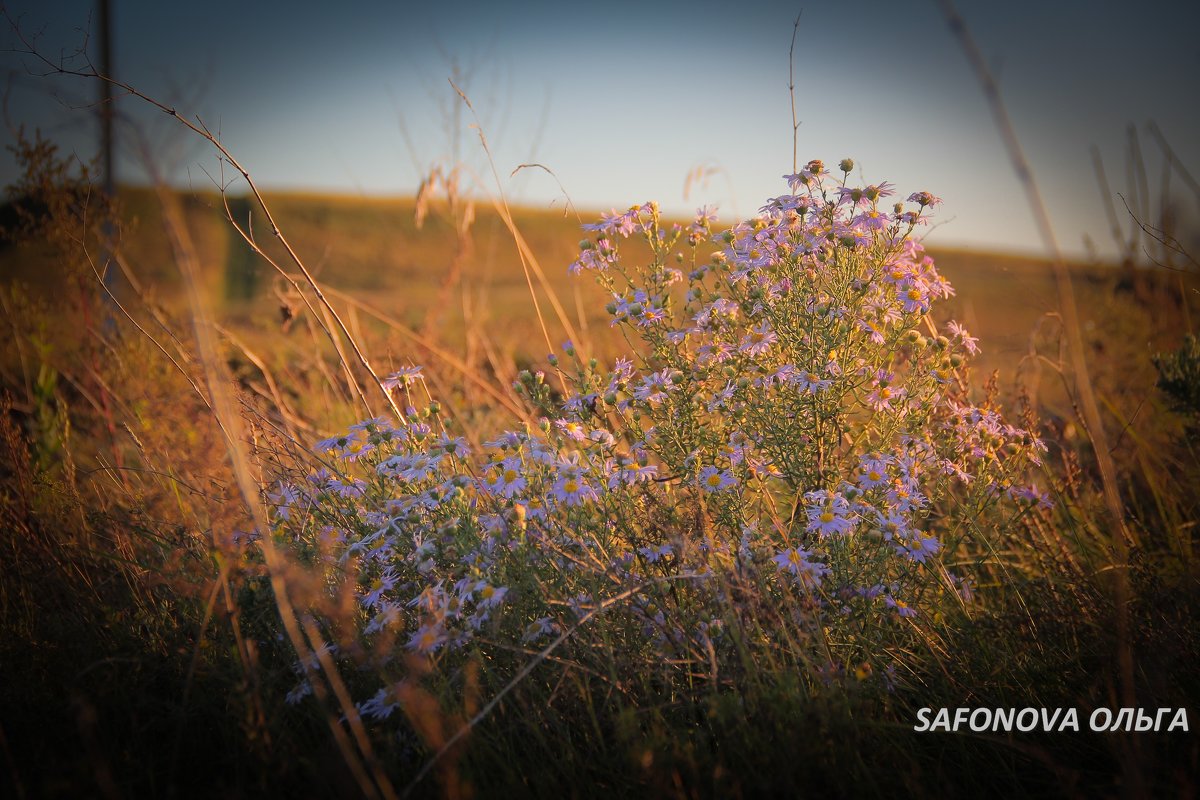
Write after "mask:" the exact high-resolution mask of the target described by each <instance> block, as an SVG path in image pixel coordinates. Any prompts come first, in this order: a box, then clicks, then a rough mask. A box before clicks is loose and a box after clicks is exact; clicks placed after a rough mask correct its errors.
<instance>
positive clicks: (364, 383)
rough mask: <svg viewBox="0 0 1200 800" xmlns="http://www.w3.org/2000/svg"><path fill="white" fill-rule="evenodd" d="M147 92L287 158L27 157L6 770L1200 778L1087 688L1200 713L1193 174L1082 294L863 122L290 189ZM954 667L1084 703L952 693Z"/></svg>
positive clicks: (494, 792)
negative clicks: (857, 143)
mask: <svg viewBox="0 0 1200 800" xmlns="http://www.w3.org/2000/svg"><path fill="white" fill-rule="evenodd" d="M45 63H46V64H48V65H50V67H51V69H59V70H60V71H61V65H59V66H55V64H54V62H52V61H46V62H45ZM80 77H82V78H86V79H88V80H93V81H94V80H97V76H96V75H95V74H94V73H93V72H90V71H88V70H83V71H82V75H81V76H80ZM119 88H121V89H122V90H124V91H127V92H128V93H129V94H130V95H131V97H130V98H129V99H131V100H138V101H141V102H144V103H148V104H150V106H151V107H152V108H157V109H158V110H160V111H167V112H168V113H169V115H170V116H171V117H173V118H175V119H176V120H178V121H180V122H181V127H182V128H183V130H184V131H185V132H187V133H188V134H189V135H191V136H193V137H194V138H196V139H197V141H199V142H201V143H203V144H205V145H206V146H209V147H212V148H215V150H216V152H217V154H218V156H219V159H220V164H221V165H222V166H223V168H224V169H226V170H229V171H231V172H232V173H233V174H234V175H237V176H241V177H240V179H239V180H240V182H236V183H235V182H230V183H224V184H218V189H219V190H218V191H211V192H195V193H184V192H180V191H178V190H176V189H172V188H170V187H169V186H168V185H167V184H166V183H158V184H156V185H154V186H151V187H148V188H145V187H144V188H140V189H138V188H133V187H123V188H122V189H121V190H120V191H118V192H116V193H115V195H113V196H106V195H105V193H104V192H102V191H101V189H100V187H99V186H98V185H97V181H96V173H95V171H94V168H91V167H89V166H85V165H81V163H80V162H79V160H78V159H77V158H74V157H72V156H70V155H68V154H65V153H64V152H63V151H62V150H61V149H60V148H58V147H57V146H56V145H55V143H54V142H53V141H52V140H51V139H49V138H46V137H45V136H43V135H42V134H41V133H40V132H36V133H35V132H26V131H22V132H21V134H20V137H19V145H18V146H17V147H16V148H15V149H14V150H13V153H12V155H13V157H14V159H15V161H16V162H17V164H18V165H19V167H20V170H21V172H22V177H21V179H20V180H19V181H17V182H16V183H14V184H13V185H12V186H10V187H8V198H7V199H8V203H7V205H6V206H5V207H4V212H3V213H4V216H3V220H2V222H3V232H4V245H3V250H2V251H0V264H3V266H4V269H5V273H4V285H3V293H2V295H0V297H2V300H3V303H4V306H3V309H4V315H5V317H6V320H7V325H8V327H9V333H8V338H9V341H10V342H11V345H12V346H11V347H10V348H9V349H8V350H7V351H6V354H5V357H4V360H3V363H2V364H0V367H2V370H3V371H2V373H0V378H2V381H3V404H4V410H5V414H4V415H3V418H2V419H0V441H2V448H0V450H2V461H0V464H2V467H0V474H2V475H3V490H2V498H3V499H2V501H0V519H2V522H3V538H2V541H0V544H2V549H0V553H2V558H3V562H2V563H3V570H4V580H3V584H2V585H0V624H2V626H3V628H2V629H0V665H3V668H4V678H3V681H2V683H3V689H0V701H2V703H3V705H2V706H0V709H2V714H0V750H2V751H3V755H4V763H5V767H6V771H7V777H6V778H5V782H4V783H3V784H2V785H3V786H4V788H5V791H6V792H11V793H12V794H13V795H14V796H36V797H41V796H47V797H77V796H96V795H102V796H126V795H132V796H155V797H158V796H178V795H193V794H194V795H201V796H214V795H218V796H221V795H229V796H273V795H277V794H280V795H281V794H285V793H287V794H290V795H297V796H355V795H360V794H361V795H364V796H368V797H397V796H409V795H415V796H446V797H455V798H457V797H473V796H481V797H482V796H520V797H564V796H572V797H593V796H595V797H614V796H615V797H624V796H673V797H744V796H802V795H807V794H816V793H818V792H821V793H824V794H829V795H832V796H835V797H840V796H862V795H866V796H876V795H883V794H887V795H889V796H890V795H900V796H918V797H919V796H959V795H962V794H965V793H968V792H970V793H974V794H983V795H988V796H993V795H994V796H1005V797H1010V796H1020V795H1031V794H1032V795H1051V796H1057V795H1064V796H1079V795H1087V796H1091V795H1093V794H1099V795H1101V796H1152V795H1162V796H1171V795H1175V796H1185V795H1187V794H1188V793H1190V792H1194V791H1195V789H1196V771H1197V762H1198V760H1200V750H1198V749H1197V745H1196V742H1195V739H1194V736H1193V734H1192V733H1191V732H1190V731H1187V730H1184V731H1175V730H1172V731H1169V732H1168V731H1167V730H1166V729H1165V726H1164V727H1163V729H1162V730H1157V729H1156V730H1151V731H1135V730H1132V729H1131V730H1090V729H1089V727H1088V725H1087V723H1086V720H1088V719H1089V715H1090V714H1091V713H1092V712H1093V711H1094V710H1096V709H1110V710H1113V711H1116V710H1118V709H1121V708H1137V709H1145V710H1147V711H1148V713H1150V714H1151V715H1153V714H1154V713H1155V712H1156V711H1157V710H1158V709H1171V710H1172V712H1173V713H1174V711H1175V710H1177V709H1187V710H1189V711H1194V710H1195V709H1196V708H1197V707H1198V706H1197V700H1198V697H1197V694H1196V692H1197V688H1198V687H1200V676H1198V675H1197V673H1196V668H1195V664H1196V658H1197V656H1200V652H1198V648H1197V644H1198V642H1197V638H1196V637H1197V633H1196V630H1197V628H1196V625H1195V619H1196V617H1195V615H1196V611H1197V594H1196V576H1197V566H1196V559H1195V551H1194V539H1195V535H1196V519H1197V511H1198V509H1197V495H1196V492H1195V487H1196V485H1197V478H1198V477H1200V472H1198V470H1197V466H1198V464H1197V453H1196V449H1195V447H1196V442H1197V439H1196V436H1197V430H1200V353H1198V351H1197V346H1196V339H1195V337H1194V335H1193V334H1192V330H1193V329H1192V327H1191V326H1192V324H1193V323H1192V316H1191V314H1192V313H1193V307H1194V306H1195V294H1196V286H1197V280H1196V261H1195V258H1194V257H1195V256H1196V253H1195V252H1193V251H1191V250H1189V246H1188V245H1187V244H1186V241H1187V240H1186V237H1185V236H1184V235H1183V233H1186V231H1184V232H1181V233H1180V235H1179V236H1176V235H1175V233H1173V231H1175V232H1179V231H1180V228H1179V226H1178V221H1177V220H1171V219H1168V218H1167V216H1166V212H1165V211H1164V214H1163V215H1162V216H1161V217H1160V218H1159V219H1143V220H1140V221H1139V224H1140V225H1141V230H1143V231H1145V232H1146V235H1147V237H1148V238H1147V239H1144V240H1138V241H1149V242H1153V243H1156V244H1154V245H1153V246H1152V247H1149V246H1148V247H1147V250H1146V252H1147V253H1148V254H1149V255H1150V259H1149V261H1148V262H1146V261H1141V262H1139V261H1137V259H1134V258H1132V256H1131V257H1130V258H1129V259H1127V260H1126V263H1125V264H1123V265H1121V266H1117V265H1103V264H1093V265H1082V264H1071V265H1064V264H1062V263H1058V264H1057V267H1058V269H1059V270H1060V272H1058V273H1057V275H1058V276H1059V278H1060V283H1059V284H1058V288H1059V290H1061V289H1062V286H1063V283H1064V282H1065V285H1066V286H1067V287H1068V289H1069V291H1070V292H1072V294H1071V297H1075V296H1076V294H1077V295H1078V298H1079V301H1078V302H1079V304H1080V305H1081V307H1083V309H1084V318H1085V320H1086V322H1085V323H1084V324H1081V323H1080V322H1079V321H1078V320H1077V319H1075V318H1074V317H1073V316H1072V314H1073V312H1068V311H1067V310H1066V309H1065V308H1055V309H1051V310H1049V312H1048V313H1042V312H1041V311H1038V310H1037V308H1036V307H1035V303H1034V299H1035V298H1036V297H1039V296H1041V295H1042V294H1045V293H1052V292H1054V291H1055V288H1054V284H1053V283H1052V282H1051V281H1052V278H1051V276H1052V275H1053V274H1055V273H1052V272H1051V264H1050V263H1048V262H1041V261H1036V260H1030V259H1026V260H1020V259H1016V258H1012V257H1006V256H1001V255H991V254H986V253H961V252H947V253H945V254H940V253H936V252H932V253H931V252H929V251H927V250H926V247H925V246H924V244H923V242H922V238H923V235H924V234H925V233H926V232H927V231H928V230H929V228H930V226H931V224H936V222H937V220H938V219H939V215H941V214H944V213H945V212H946V211H947V204H946V203H943V201H942V200H941V199H940V198H939V197H938V196H937V191H938V187H936V186H907V187H900V186H895V185H893V184H892V183H890V182H878V183H873V184H868V183H865V182H864V181H861V180H859V179H858V177H857V175H858V174H860V173H861V170H860V169H859V168H857V167H856V164H855V163H854V161H853V160H851V159H850V158H842V156H843V155H845V154H842V153H836V154H827V155H828V159H827V160H821V159H814V160H810V161H807V162H803V161H800V162H797V164H795V165H780V169H779V173H780V175H779V179H778V191H779V193H778V195H777V196H773V197H768V198H763V199H761V200H760V201H759V205H760V208H759V210H758V212H757V213H756V214H755V215H753V216H751V217H749V218H747V219H736V218H727V219H722V218H721V217H720V216H719V214H718V213H717V211H716V209H714V208H711V207H709V206H704V207H701V208H700V209H698V210H697V212H696V214H695V215H694V216H693V217H692V218H690V219H676V218H673V217H672V216H671V215H668V214H665V213H664V212H663V211H662V210H661V209H660V206H659V204H658V203H656V202H654V201H646V202H641V201H642V200H643V198H628V201H630V202H632V201H634V200H637V201H639V202H638V204H636V205H632V206H628V207H626V210H623V211H617V210H613V211H611V212H609V213H605V214H603V215H600V216H599V217H598V218H596V217H589V216H588V215H582V216H580V217H579V218H576V217H573V216H569V215H564V214H563V213H562V212H560V211H551V212H547V211H545V210H537V209H529V208H516V207H510V205H509V204H508V202H507V200H506V198H505V197H504V196H503V193H502V192H490V191H484V190H483V189H481V188H480V187H479V186H475V185H472V186H468V184H469V183H470V177H469V176H468V174H467V171H466V170H464V169H460V168H459V167H458V166H454V167H447V166H445V165H440V166H438V167H436V168H434V169H431V170H430V172H429V174H428V176H427V180H426V181H425V182H424V183H423V184H422V187H421V190H420V191H419V192H418V194H417V195H416V196H415V197H413V198H411V199H405V200H397V201H383V200H376V201H367V200H362V201H356V200H348V199H345V198H332V197H327V196H317V195H307V196H306V195H296V194H293V195H287V194H282V193H273V192H270V191H265V192H263V191H260V190H259V188H258V187H257V186H256V185H255V184H254V183H253V182H252V181H251V179H250V177H249V175H250V174H251V172H252V170H253V165H252V164H245V165H243V164H241V163H240V162H239V161H237V154H236V153H232V152H230V151H229V150H227V149H226V148H225V144H224V143H223V142H222V140H221V137H220V135H219V133H218V132H215V131H213V130H212V129H210V128H208V127H207V126H206V125H205V124H204V122H203V121H201V120H200V119H198V118H193V117H190V116H188V115H186V114H184V113H183V112H182V110H180V111H176V110H175V109H174V108H173V107H170V106H167V105H164V104H162V101H161V100H159V99H157V98H151V97H146V96H143V95H141V94H139V93H138V92H137V91H136V87H131V86H125V85H121V86H120V87H119ZM453 90H454V94H453V99H454V101H455V102H460V103H461V104H462V107H463V108H464V109H465V113H466V114H468V115H470V114H471V113H472V112H473V107H472V106H471V100H470V99H469V97H468V96H467V94H466V93H465V92H464V91H462V90H461V89H460V88H459V87H458V86H457V85H455V86H454V87H453ZM785 99H786V98H785ZM476 123H478V120H477V119H476ZM480 134H481V135H480V138H479V143H480V145H481V149H482V150H483V152H484V153H485V155H487V156H488V157H490V156H491V153H490V151H488V150H487V139H486V135H483V132H482V131H480ZM814 155H815V154H814ZM836 159H840V160H836ZM536 166H540V165H536ZM531 168H533V167H531ZM886 168H887V165H872V172H873V173H875V172H883V171H886ZM1185 174H1186V173H1185ZM1030 177H1031V178H1032V179H1034V180H1036V177H1037V176H1036V175H1032V176H1030ZM1143 177H1144V175H1143ZM233 187H237V189H238V191H234V190H233ZM1002 224H1003V221H1001V220H998V221H997V225H1002ZM1172 225H1174V226H1175V227H1171V226H1172ZM943 273H946V274H943ZM1072 281H1073V283H1072ZM1072 302H1073V301H1072ZM1072 337H1075V338H1072ZM1074 345H1078V346H1079V347H1080V348H1081V352H1084V353H1085V355H1086V363H1087V364H1090V372H1089V371H1088V370H1086V369H1084V370H1081V369H1080V367H1079V364H1078V363H1076V362H1075V361H1074V360H1073V358H1074V355H1073V350H1072V346H1074ZM1084 383H1086V386H1084ZM1081 389H1084V390H1085V391H1081ZM1093 391H1094V394H1095V396H1096V397H1097V398H1098V403H1099V410H1100V416H1096V415H1095V414H1093V412H1092V410H1090V407H1088V406H1087V400H1086V398H1087V397H1088V396H1089V395H1090V394H1091V393H1092V392H1093ZM1081 398H1083V399H1081ZM1097 423H1099V424H1097ZM1098 442H1100V443H1104V448H1103V450H1102V451H1101V450H1098V449H1097V447H1098V444H1097V443H1098ZM1114 512H1115V513H1114ZM1189 676H1190V677H1189ZM940 708H950V709H954V708H986V709H997V708H999V709H1018V710H1020V709H1025V708H1036V709H1042V708H1047V709H1075V710H1077V712H1078V713H1079V714H1080V715H1081V717H1082V718H1083V719H1084V720H1085V723H1084V724H1083V726H1082V727H1081V729H1079V730H1075V731H1064V730H1060V729H1057V728H1054V727H1052V726H1048V725H1047V726H1043V727H1042V728H1038V729H1036V730H1032V731H1017V730H1015V729H1014V730H988V731H985V732H974V731H968V730H967V729H965V728H964V729H963V730H961V731H942V732H938V731H934V732H918V731H916V730H914V727H915V726H916V725H917V723H918V711H919V710H921V709H935V710H936V709H940ZM1169 718H1170V719H1173V718H1174V717H1169ZM1192 724H1195V719H1194V715H1193V719H1192Z"/></svg>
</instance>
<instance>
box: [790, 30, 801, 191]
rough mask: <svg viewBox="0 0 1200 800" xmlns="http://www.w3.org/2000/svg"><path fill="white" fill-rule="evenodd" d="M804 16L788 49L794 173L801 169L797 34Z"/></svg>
mask: <svg viewBox="0 0 1200 800" xmlns="http://www.w3.org/2000/svg"><path fill="white" fill-rule="evenodd" d="M802 16H804V10H803V9H801V10H800V13H799V14H797V15H796V21H795V22H793V23H792V44H791V46H790V47H788V96H789V97H791V98H792V172H793V173H795V172H796V171H797V170H798V169H799V161H798V160H797V158H796V149H797V146H798V140H799V138H800V123H799V121H797V119H796V78H795V68H796V55H795V54H796V34H797V33H799V32H800V17H802Z"/></svg>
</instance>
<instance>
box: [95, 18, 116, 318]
mask: <svg viewBox="0 0 1200 800" xmlns="http://www.w3.org/2000/svg"><path fill="white" fill-rule="evenodd" d="M99 3H100V9H99V11H100V74H101V75H102V76H103V79H102V80H101V81H100V152H101V156H100V157H101V162H102V165H103V171H104V184H103V192H104V203H105V206H106V210H107V209H111V208H112V207H113V205H114V203H115V201H116V197H117V176H116V172H115V168H114V165H113V91H112V83H110V82H109V80H108V79H110V78H113V77H114V75H113V57H112V2H111V0H99ZM116 235H117V230H116V224H115V221H114V220H113V216H112V214H109V213H105V215H104V225H103V229H102V231H101V236H102V237H103V241H102V242H101V243H100V246H101V251H100V255H101V259H100V265H101V268H102V269H103V270H104V272H103V275H104V286H105V287H106V288H107V289H108V290H109V291H110V292H111V291H115V288H116V287H115V283H116V270H114V269H113V268H112V260H113V257H114V256H115V249H116ZM105 296H106V297H107V296H108V295H107V293H106V294H105ZM106 307H107V309H108V313H107V314H106V315H105V316H106V319H105V323H106V324H107V325H111V324H112V316H113V315H112V301H111V299H109V301H108V302H107V303H106Z"/></svg>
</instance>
